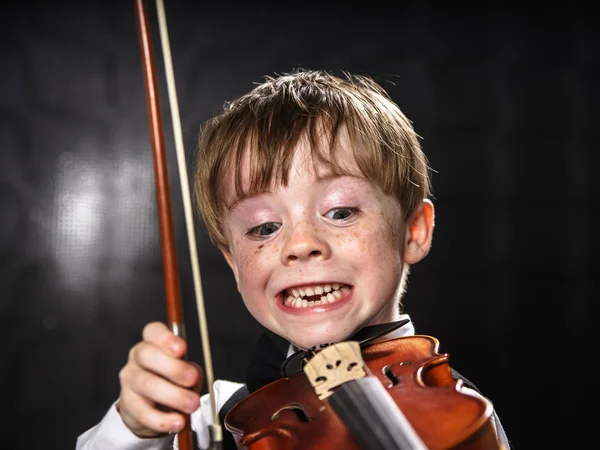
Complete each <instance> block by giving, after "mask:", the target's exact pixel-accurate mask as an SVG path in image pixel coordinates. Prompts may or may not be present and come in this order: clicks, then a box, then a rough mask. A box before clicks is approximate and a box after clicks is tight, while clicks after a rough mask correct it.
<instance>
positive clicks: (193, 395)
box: [129, 369, 200, 414]
mask: <svg viewBox="0 0 600 450" xmlns="http://www.w3.org/2000/svg"><path fill="white" fill-rule="evenodd" d="M131 376H132V382H131V383H130V384H129V388H130V389H131V390H132V391H133V392H134V393H135V394H137V395H139V396H140V397H143V398H144V399H147V400H150V401H152V402H154V403H157V404H160V405H162V406H165V407H167V408H171V409H175V410H177V411H180V412H183V413H187V414H191V413H193V412H194V411H196V410H197V409H198V408H199V406H200V395H199V394H198V393H197V392H194V391H192V390H191V389H185V388H182V387H180V386H177V385H175V384H173V383H171V382H169V381H167V380H165V379H164V378H162V377H160V376H157V375H155V374H153V373H151V372H147V371H144V370H140V369H137V370H135V371H133V373H132V374H131Z"/></svg>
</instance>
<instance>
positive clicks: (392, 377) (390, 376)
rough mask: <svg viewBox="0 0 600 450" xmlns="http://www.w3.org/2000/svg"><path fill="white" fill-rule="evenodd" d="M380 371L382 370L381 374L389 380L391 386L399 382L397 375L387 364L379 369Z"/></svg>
mask: <svg viewBox="0 0 600 450" xmlns="http://www.w3.org/2000/svg"><path fill="white" fill-rule="evenodd" d="M381 371H382V372H383V375H385V377H386V378H387V379H388V380H390V381H391V383H392V384H391V386H396V385H397V384H398V383H400V380H398V377H397V376H396V374H395V373H394V372H393V371H392V369H391V367H390V365H389V364H388V365H387V366H385V367H384V368H383V369H381Z"/></svg>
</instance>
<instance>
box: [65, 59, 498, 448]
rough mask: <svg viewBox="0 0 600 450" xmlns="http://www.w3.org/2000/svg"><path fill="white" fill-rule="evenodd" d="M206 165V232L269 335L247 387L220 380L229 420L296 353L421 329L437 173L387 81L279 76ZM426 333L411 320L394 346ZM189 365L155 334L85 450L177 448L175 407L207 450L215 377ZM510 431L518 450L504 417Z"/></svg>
mask: <svg viewBox="0 0 600 450" xmlns="http://www.w3.org/2000/svg"><path fill="white" fill-rule="evenodd" d="M198 156H199V158H198V166H197V170H196V198H197V203H198V207H199V210H200V213H201V214H202V218H203V221H204V223H205V225H206V227H207V230H208V233H209V235H210V237H211V240H212V241H213V243H214V244H215V245H217V246H218V247H219V248H220V250H221V251H222V253H223V255H224V257H225V259H226V260H227V262H228V263H229V266H230V267H231V269H232V271H233V274H234V276H235V279H236V282H237V287H238V290H239V292H240V294H241V297H242V299H243V301H244V303H245V305H246V307H247V308H248V310H249V311H250V313H251V314H252V315H253V316H254V317H255V318H256V319H257V320H258V321H259V322H260V323H261V325H263V326H264V327H265V328H266V329H267V330H268V331H267V334H266V335H265V336H263V338H262V339H261V341H260V342H261V343H260V346H261V348H260V349H259V350H258V351H257V357H256V358H255V361H254V362H253V363H252V364H251V367H250V369H249V372H248V375H247V378H246V380H247V383H246V385H245V386H244V385H241V384H239V383H231V382H226V381H217V382H215V395H216V400H217V404H218V407H219V408H221V411H220V415H224V412H225V410H227V409H229V408H230V407H231V406H232V404H235V401H236V400H238V399H239V397H240V395H242V396H243V395H244V394H247V393H248V391H250V392H252V391H254V390H256V389H257V388H259V387H261V386H262V385H264V384H266V383H268V382H269V381H272V380H273V379H275V378H277V376H278V375H277V374H274V375H272V374H270V373H268V371H267V368H268V367H269V366H271V367H273V366H275V367H277V366H278V365H279V364H280V363H281V362H283V360H284V359H285V357H286V356H289V355H290V354H292V353H293V352H294V351H295V350H297V349H308V348H310V347H313V346H316V345H319V344H322V343H330V342H337V341H343V340H346V339H348V338H349V337H351V336H352V335H354V334H355V333H356V332H358V331H360V330H363V329H364V328H365V327H367V326H369V325H376V324H382V323H389V322H394V321H398V320H401V319H405V318H408V315H406V314H402V304H401V298H402V294H403V291H404V286H405V282H406V277H407V275H408V271H409V267H410V265H412V264H415V263H417V262H419V261H420V260H421V259H423V258H424V257H425V256H426V255H427V253H428V252H429V249H430V247H431V240H432V233H433V227H434V208H433V204H432V203H431V201H430V200H429V199H428V198H429V197H430V181H429V172H428V171H429V168H428V165H427V160H426V157H425V155H424V154H423V152H422V150H421V148H420V145H419V142H418V139H417V135H416V134H415V131H414V130H413V128H412V126H411V124H410V122H409V120H408V119H407V118H406V117H405V116H404V115H403V113H402V112H401V111H400V110H399V109H398V107H397V105H396V104H395V103H393V102H392V101H391V99H390V98H389V97H388V96H387V94H386V93H385V91H384V90H383V89H382V88H381V87H380V86H379V85H377V84H376V83H375V82H374V81H372V80H371V79H369V78H367V77H361V76H352V75H344V77H336V76H333V75H330V74H328V73H326V72H320V71H297V72H294V73H292V74H286V75H283V76H280V77H278V78H267V79H266V81H265V83H263V84H261V85H259V86H257V87H256V88H255V89H253V90H252V91H251V92H249V93H248V94H246V95H244V96H242V97H241V98H239V99H237V100H236V101H234V102H232V103H230V104H228V105H226V107H225V110H224V112H223V113H222V114H220V115H219V116H217V117H215V118H213V119H212V120H210V121H209V122H208V123H207V124H206V125H205V127H204V128H203V130H202V135H201V140H200V143H199V155H198ZM412 334H414V328H413V326H412V324H411V323H409V324H408V325H405V326H403V327H401V328H399V329H398V330H396V331H395V332H394V334H393V336H403V335H412ZM391 336H392V335H387V336H386V337H391ZM184 354H185V343H184V342H183V341H182V340H180V339H178V338H176V337H175V336H174V335H173V334H172V333H171V332H170V331H169V330H168V329H167V327H166V326H165V325H163V324H160V323H152V324H149V325H147V326H146V327H145V328H144V332H143V341H142V342H140V343H139V344H137V345H136V346H134V348H133V349H132V350H131V352H130V355H129V360H128V362H127V364H126V365H125V367H124V368H123V369H122V371H121V372H120V381H121V395H120V398H119V400H118V401H117V402H116V403H115V405H113V407H111V409H110V411H109V412H108V413H107V415H106V416H105V418H104V419H103V420H102V422H101V423H100V424H98V425H97V426H96V427H94V428H92V429H91V430H88V431H87V432H86V433H84V434H83V435H82V436H80V438H79V439H78V443H77V448H78V449H87V448H103V449H109V448H119V449H128V448H131V449H134V448H135V449H158V448H170V446H171V445H172V442H173V435H170V434H168V433H176V432H178V431H179V430H180V429H181V428H182V426H183V416H182V415H181V414H179V413H178V412H169V411H172V410H175V411H181V412H183V413H187V414H192V428H193V429H194V430H195V431H196V433H197V437H198V441H199V445H200V447H201V448H206V446H207V444H208V437H207V431H206V427H207V424H208V423H211V418H210V415H211V412H210V408H209V407H208V398H207V396H204V397H203V398H202V399H201V400H200V398H199V395H198V392H199V391H200V387H201V381H202V371H201V369H200V368H199V367H198V366H196V365H194V364H192V363H188V362H186V361H183V360H181V359H180V358H181V356H182V355H184ZM466 384H468V383H466ZM231 399H233V400H231ZM200 403H201V406H200V408H199V404H200ZM226 403H227V405H226V407H225V410H224V409H223V408H222V407H223V405H225V404H226ZM165 407H166V408H169V410H168V411H167V410H166V408H165ZM496 428H497V432H498V435H499V438H500V439H501V440H502V441H503V442H505V443H506V440H505V436H504V433H503V430H502V427H501V426H500V424H499V422H498V421H497V418H496ZM224 433H225V434H228V432H227V431H226V430H224ZM505 445H506V446H507V447H508V444H505Z"/></svg>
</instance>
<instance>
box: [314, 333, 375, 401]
mask: <svg viewBox="0 0 600 450" xmlns="http://www.w3.org/2000/svg"><path fill="white" fill-rule="evenodd" d="M363 364H364V363H363V359H362V356H361V353H360V345H359V343H358V342H356V341H347V342H340V343H337V344H332V345H329V346H327V347H325V348H324V349H322V350H320V351H319V352H318V353H316V354H315V356H313V358H312V359H311V360H310V361H308V362H307V363H306V365H305V366H304V373H305V374H306V377H307V378H308V381H309V382H310V384H311V385H312V387H313V388H314V390H315V393H316V394H317V396H318V397H319V399H320V400H323V399H326V398H327V397H329V396H330V395H331V394H333V389H334V388H336V387H337V386H340V385H341V384H344V383H346V382H348V381H352V380H358V379H360V378H364V377H365V376H366V373H365V370H364V369H363Z"/></svg>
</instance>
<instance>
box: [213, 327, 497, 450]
mask: <svg viewBox="0 0 600 450" xmlns="http://www.w3.org/2000/svg"><path fill="white" fill-rule="evenodd" d="M294 359H296V361H293V360H294ZM297 359H298V358H297V357H294V355H293V356H292V357H290V358H288V360H286V362H284V364H283V365H282V371H283V372H285V371H286V370H288V369H289V367H287V368H286V366H289V365H290V364H294V363H297ZM301 365H302V370H301V371H300V373H297V374H295V375H292V376H283V377H282V378H280V379H278V380H276V381H274V382H272V383H270V384H268V385H266V386H264V387H263V388H261V389H259V390H257V391H256V392H254V393H252V394H251V395H250V396H249V397H247V398H246V399H244V400H242V401H241V402H239V403H238V404H237V405H236V406H234V407H233V408H232V409H231V410H230V411H229V413H228V414H227V415H226V417H225V427H226V428H227V429H228V430H229V431H230V432H232V433H233V434H234V435H237V436H238V440H239V441H240V443H241V444H242V445H243V446H244V447H247V448H248V449H249V450H270V449H273V450H275V449H277V450H288V449H289V450H291V449H308V448H310V449H332V448H335V449H338V448H340V449H347V450H353V449H363V450H364V449H373V450H425V449H429V450H438V449H439V450H441V449H457V450H458V449H460V450H475V449H477V450H492V449H494V450H496V449H500V448H502V447H501V445H500V444H499V442H498V439H497V437H496V431H495V428H494V425H493V422H492V421H493V418H492V411H493V408H492V404H491V403H490V402H489V401H488V400H487V399H485V398H483V397H480V396H477V395H475V394H471V393H470V392H468V391H465V390H464V389H463V385H462V380H456V379H454V378H453V376H452V371H451V368H450V365H449V356H448V354H441V353H439V341H438V340H437V339H436V338H434V337H431V336H406V337H400V338H391V339H383V340H377V341H376V342H373V341H372V340H371V341H369V342H364V343H363V345H362V348H361V345H360V344H359V343H358V342H357V341H346V342H341V343H338V344H333V345H325V346H322V348H319V349H311V350H309V351H308V352H305V354H304V356H303V357H302V361H301Z"/></svg>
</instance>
